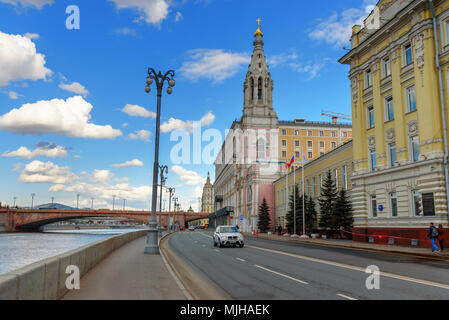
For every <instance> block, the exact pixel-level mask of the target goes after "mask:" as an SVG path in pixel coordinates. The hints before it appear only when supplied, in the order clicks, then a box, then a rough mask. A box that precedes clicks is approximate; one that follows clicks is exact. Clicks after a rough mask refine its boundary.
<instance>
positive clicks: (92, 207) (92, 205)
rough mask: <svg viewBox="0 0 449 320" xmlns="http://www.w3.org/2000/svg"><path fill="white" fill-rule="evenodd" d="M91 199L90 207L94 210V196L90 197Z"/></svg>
mask: <svg viewBox="0 0 449 320" xmlns="http://www.w3.org/2000/svg"><path fill="white" fill-rule="evenodd" d="M91 199H92V207H91V210H94V200H95V198H91Z"/></svg>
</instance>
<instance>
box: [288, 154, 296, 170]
mask: <svg viewBox="0 0 449 320" xmlns="http://www.w3.org/2000/svg"><path fill="white" fill-rule="evenodd" d="M294 162H295V156H294V155H293V157H292V159H291V160H290V163H286V165H287V168H289V169H290V167H291V166H292V164H293V163H294Z"/></svg>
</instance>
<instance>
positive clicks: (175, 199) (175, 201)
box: [173, 197, 178, 225]
mask: <svg viewBox="0 0 449 320" xmlns="http://www.w3.org/2000/svg"><path fill="white" fill-rule="evenodd" d="M173 202H174V204H173V225H174V224H175V221H176V220H175V219H176V210H177V209H178V197H174V198H173Z"/></svg>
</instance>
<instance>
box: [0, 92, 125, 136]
mask: <svg viewBox="0 0 449 320" xmlns="http://www.w3.org/2000/svg"><path fill="white" fill-rule="evenodd" d="M92 108H93V107H92V105H91V104H90V103H88V102H86V101H85V100H84V99H83V98H82V97H81V96H75V97H72V98H68V99H67V100H62V99H53V100H42V101H38V102H35V103H27V104H24V105H22V106H21V107H20V108H19V109H13V110H11V111H10V112H8V113H6V114H4V115H2V116H0V130H4V131H9V132H13V133H19V134H32V135H41V134H44V133H50V134H56V135H61V136H69V137H74V138H93V139H113V138H116V137H117V136H121V135H122V132H121V131H120V130H117V129H113V128H112V127H111V126H110V125H105V126H101V125H96V124H93V123H90V119H91V114H90V112H91V110H92Z"/></svg>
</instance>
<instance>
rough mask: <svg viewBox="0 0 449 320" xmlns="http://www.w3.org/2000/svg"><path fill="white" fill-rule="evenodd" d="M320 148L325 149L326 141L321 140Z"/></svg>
mask: <svg viewBox="0 0 449 320" xmlns="http://www.w3.org/2000/svg"><path fill="white" fill-rule="evenodd" d="M320 149H324V141H320Z"/></svg>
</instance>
